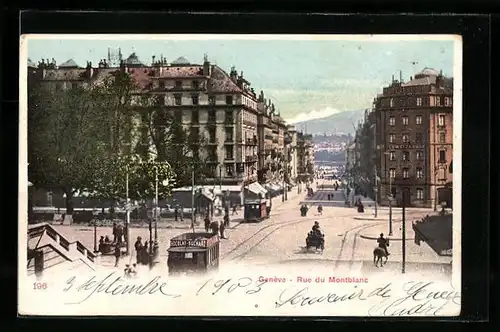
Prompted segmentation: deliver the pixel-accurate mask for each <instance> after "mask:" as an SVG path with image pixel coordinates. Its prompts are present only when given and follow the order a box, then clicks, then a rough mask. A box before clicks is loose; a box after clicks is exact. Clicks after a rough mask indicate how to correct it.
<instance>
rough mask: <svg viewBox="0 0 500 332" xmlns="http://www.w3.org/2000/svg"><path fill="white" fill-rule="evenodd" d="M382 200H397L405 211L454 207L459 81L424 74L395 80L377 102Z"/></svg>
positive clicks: (432, 72)
mask: <svg viewBox="0 0 500 332" xmlns="http://www.w3.org/2000/svg"><path fill="white" fill-rule="evenodd" d="M374 111H375V114H376V142H377V144H376V145H377V161H378V163H377V164H378V165H377V169H378V170H379V175H380V178H381V182H380V192H381V195H380V199H381V202H382V203H387V198H388V195H390V194H391V192H392V196H393V197H394V198H395V200H396V204H398V205H401V203H402V198H403V192H406V193H407V194H408V196H406V197H409V201H408V203H409V204H410V205H412V206H425V207H436V206H437V205H439V204H441V203H442V202H446V204H448V206H451V202H452V199H451V192H452V190H451V188H452V174H451V162H452V159H453V78H449V77H445V76H443V74H442V72H440V71H437V70H434V69H431V68H424V70H422V71H421V72H419V73H417V74H415V76H414V77H410V80H409V81H407V82H403V81H402V80H401V79H400V80H399V81H398V80H394V78H393V81H392V83H391V84H390V85H389V86H387V87H384V88H383V93H382V94H380V95H379V96H377V98H376V99H375V100H374Z"/></svg>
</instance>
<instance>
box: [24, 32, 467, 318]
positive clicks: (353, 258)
mask: <svg viewBox="0 0 500 332" xmlns="http://www.w3.org/2000/svg"><path fill="white" fill-rule="evenodd" d="M20 47H21V53H20V54H21V61H20V77H21V80H20V121H19V123H20V128H19V130H20V145H19V149H20V150H19V230H20V232H19V290H18V292H19V293H18V294H19V314H20V315H77V316H99V315H117V316H118V315H134V316H137V315H140V316H144V315H151V316H190V315H192V316H194V315H196V316H322V317H325V316H327V317H328V316H332V317H334V316H457V315H459V314H460V310H461V265H460V264H461V240H460V239H461V205H460V203H461V195H460V193H461V176H460V174H461V133H462V104H461V99H462V40H461V37H460V36H455V35H23V36H22V38H21V45H20ZM454 156H455V158H454Z"/></svg>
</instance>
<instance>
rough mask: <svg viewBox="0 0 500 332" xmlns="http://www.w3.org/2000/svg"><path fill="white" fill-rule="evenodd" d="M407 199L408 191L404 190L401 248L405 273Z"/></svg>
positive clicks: (403, 271) (402, 269)
mask: <svg viewBox="0 0 500 332" xmlns="http://www.w3.org/2000/svg"><path fill="white" fill-rule="evenodd" d="M406 200H407V192H406V191H403V215H402V218H401V219H402V226H401V232H402V236H401V246H402V248H401V250H402V265H401V273H405V268H406V266H405V265H406Z"/></svg>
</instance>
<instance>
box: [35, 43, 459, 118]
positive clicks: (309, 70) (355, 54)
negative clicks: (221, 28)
mask: <svg viewBox="0 0 500 332" xmlns="http://www.w3.org/2000/svg"><path fill="white" fill-rule="evenodd" d="M108 47H110V48H112V49H118V48H119V47H120V48H121V50H122V53H123V55H124V57H127V56H128V55H130V53H132V52H135V53H136V54H137V55H138V56H139V59H140V60H142V62H143V63H146V64H149V63H150V62H151V57H152V55H156V57H157V58H158V57H159V56H160V55H161V54H163V56H164V57H166V58H167V61H173V60H175V59H176V58H178V57H180V56H184V57H185V58H187V59H188V60H189V61H190V62H192V63H202V62H203V55H204V54H205V53H206V54H207V55H208V58H209V59H210V60H211V61H212V62H213V63H216V64H217V65H218V66H220V67H222V68H223V69H225V70H226V71H229V68H230V67H231V66H235V67H236V69H237V70H238V72H240V71H243V72H244V76H245V77H246V78H247V79H248V80H249V81H250V82H251V83H252V87H254V88H255V90H256V91H257V92H259V91H260V90H263V91H264V94H265V95H266V96H267V97H268V98H270V99H271V100H272V101H273V102H274V103H275V105H276V108H277V109H278V110H279V111H280V112H281V115H282V116H283V117H284V118H285V119H286V120H287V121H289V122H295V121H299V120H305V119H311V118H320V117H323V116H327V115H330V114H334V113H337V112H343V111H350V110H358V109H364V108H370V107H371V103H372V100H373V98H374V97H375V96H376V95H377V93H380V92H381V90H382V87H383V86H384V85H386V84H388V83H389V82H390V80H391V76H392V75H395V76H396V77H397V78H398V77H399V70H401V71H402V73H403V78H404V79H405V80H408V79H409V77H410V76H412V75H414V74H415V73H416V72H418V71H420V70H421V69H423V68H424V67H431V68H436V69H442V70H443V73H444V74H445V75H447V76H452V75H453V41H451V40H428V41H422V40H407V41H381V40H377V41H373V40H370V41H367V40H234V39H233V40H131V39H125V40H124V39H122V40H98V39H96V40H61V39H59V40H58V39H55V40H40V39H38V40H29V42H28V57H29V58H30V59H31V60H32V61H34V62H35V63H37V62H38V61H39V60H41V59H42V58H44V59H46V58H48V59H52V58H55V59H56V61H57V63H59V64H60V63H62V62H64V61H66V60H68V59H74V60H75V61H76V62H77V63H78V64H79V65H80V66H85V63H86V61H87V60H89V61H92V62H93V64H94V65H97V63H98V62H99V59H102V58H105V57H106V56H107V52H108Z"/></svg>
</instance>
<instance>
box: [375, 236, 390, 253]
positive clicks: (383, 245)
mask: <svg viewBox="0 0 500 332" xmlns="http://www.w3.org/2000/svg"><path fill="white" fill-rule="evenodd" d="M377 243H378V247H379V248H382V249H384V251H385V254H386V255H387V256H389V255H390V254H389V251H387V246H389V241H388V240H387V239H386V238H384V233H381V234H380V237H379V238H378V239H377Z"/></svg>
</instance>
